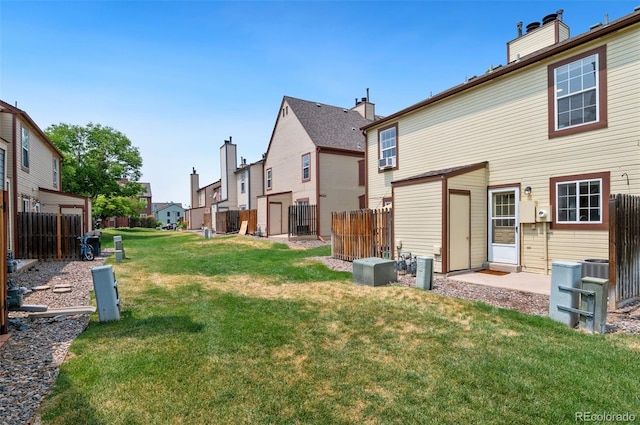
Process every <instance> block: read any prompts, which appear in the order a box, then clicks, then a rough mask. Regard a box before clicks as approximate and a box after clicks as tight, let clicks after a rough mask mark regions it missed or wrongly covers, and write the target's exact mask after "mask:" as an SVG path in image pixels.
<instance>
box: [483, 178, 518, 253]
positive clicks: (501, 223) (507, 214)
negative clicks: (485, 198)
mask: <svg viewBox="0 0 640 425" xmlns="http://www.w3.org/2000/svg"><path fill="white" fill-rule="evenodd" d="M519 199H520V189H519V188H501V189H491V190H489V214H488V216H489V229H488V230H489V232H488V233H489V262H492V263H507V264H519V262H520V235H519V230H520V229H519V228H520V223H518V200H519Z"/></svg>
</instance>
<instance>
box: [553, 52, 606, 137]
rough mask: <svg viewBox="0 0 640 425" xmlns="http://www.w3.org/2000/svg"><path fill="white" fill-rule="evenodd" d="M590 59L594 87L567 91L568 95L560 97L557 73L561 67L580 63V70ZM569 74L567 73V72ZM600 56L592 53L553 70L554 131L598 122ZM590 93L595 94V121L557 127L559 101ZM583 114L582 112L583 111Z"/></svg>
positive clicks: (569, 66)
mask: <svg viewBox="0 0 640 425" xmlns="http://www.w3.org/2000/svg"><path fill="white" fill-rule="evenodd" d="M591 58H595V76H594V86H593V87H589V88H588V89H584V88H583V89H581V90H577V91H575V92H571V91H570V90H569V93H567V94H565V95H562V96H560V92H559V90H560V89H559V88H558V71H559V70H560V69H561V68H563V67H567V68H571V66H572V65H574V64H576V63H577V62H580V63H581V68H583V67H584V62H585V61H587V60H589V61H590V59H591ZM567 72H569V71H567ZM581 76H584V73H582V74H581ZM599 77H600V55H599V54H598V53H594V54H592V55H589V56H586V57H584V58H580V59H576V60H575V61H573V62H569V63H567V64H564V65H561V66H558V67H556V68H554V70H553V86H554V119H555V129H556V131H558V130H565V129H568V128H575V127H580V126H583V125H588V124H593V123H597V122H599V121H600V101H599V99H600V82H599V81H600V78H599ZM590 91H594V93H595V101H596V104H595V106H596V113H595V119H594V120H591V121H585V122H581V123H578V124H571V122H569V125H567V126H564V127H559V119H558V117H559V115H560V112H561V111H559V110H558V103H559V101H560V100H562V99H568V98H571V97H572V96H575V95H577V94H582V93H587V92H590ZM583 113H584V110H583Z"/></svg>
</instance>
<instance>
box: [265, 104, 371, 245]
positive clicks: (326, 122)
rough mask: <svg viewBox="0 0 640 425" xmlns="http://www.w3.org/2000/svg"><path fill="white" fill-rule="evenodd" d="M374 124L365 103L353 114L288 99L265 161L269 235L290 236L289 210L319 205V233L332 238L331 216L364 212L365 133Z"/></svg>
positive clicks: (281, 112)
mask: <svg viewBox="0 0 640 425" xmlns="http://www.w3.org/2000/svg"><path fill="white" fill-rule="evenodd" d="M373 120H374V105H373V104H372V103H370V102H369V101H368V99H367V98H363V99H362V100H361V101H359V102H357V104H356V106H355V107H354V108H352V109H345V108H341V107H336V106H330V105H325V104H321V103H317V102H310V101H307V100H302V99H296V98H293V97H289V96H285V97H284V98H283V99H282V103H281V105H280V110H279V112H278V117H277V119H276V123H275V126H274V129H273V133H272V135H271V139H270V141H269V147H268V149H267V153H266V156H265V161H264V185H265V192H264V195H263V196H262V197H259V198H258V228H259V229H260V230H261V232H262V233H263V234H268V235H276V234H283V233H287V232H288V216H287V211H288V207H289V206H291V205H296V204H297V205H304V204H307V205H316V206H317V211H318V217H317V222H316V233H317V235H319V236H326V237H328V236H329V235H331V223H330V219H331V211H343V210H352V209H358V208H359V207H360V204H359V198H360V197H362V196H363V195H364V182H360V181H359V178H358V161H361V160H362V159H363V157H364V146H363V141H362V134H361V132H360V128H361V127H363V126H364V125H367V124H369V123H371V122H373Z"/></svg>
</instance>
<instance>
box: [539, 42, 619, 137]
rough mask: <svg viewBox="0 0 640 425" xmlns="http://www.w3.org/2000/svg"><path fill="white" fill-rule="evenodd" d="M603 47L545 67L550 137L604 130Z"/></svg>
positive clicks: (604, 55)
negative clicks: (547, 82) (547, 83)
mask: <svg viewBox="0 0 640 425" xmlns="http://www.w3.org/2000/svg"><path fill="white" fill-rule="evenodd" d="M606 74H607V49H606V46H602V47H599V48H597V49H593V50H590V51H588V52H584V53H582V54H581V55H578V56H574V57H572V58H569V59H566V60H563V61H561V62H558V63H555V64H553V65H550V66H549V67H548V78H549V137H558V136H563V135H569V134H575V133H580V132H583V131H589V130H594V129H598V128H605V127H607V75H606Z"/></svg>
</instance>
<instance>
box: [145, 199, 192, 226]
mask: <svg viewBox="0 0 640 425" xmlns="http://www.w3.org/2000/svg"><path fill="white" fill-rule="evenodd" d="M151 209H152V210H153V216H154V217H155V219H156V221H158V222H160V223H162V224H163V226H166V225H167V224H169V225H177V224H178V222H180V221H181V220H183V219H184V208H183V207H182V205H181V204H176V203H175V202H158V203H156V202H154V203H153V205H152V206H151Z"/></svg>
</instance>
